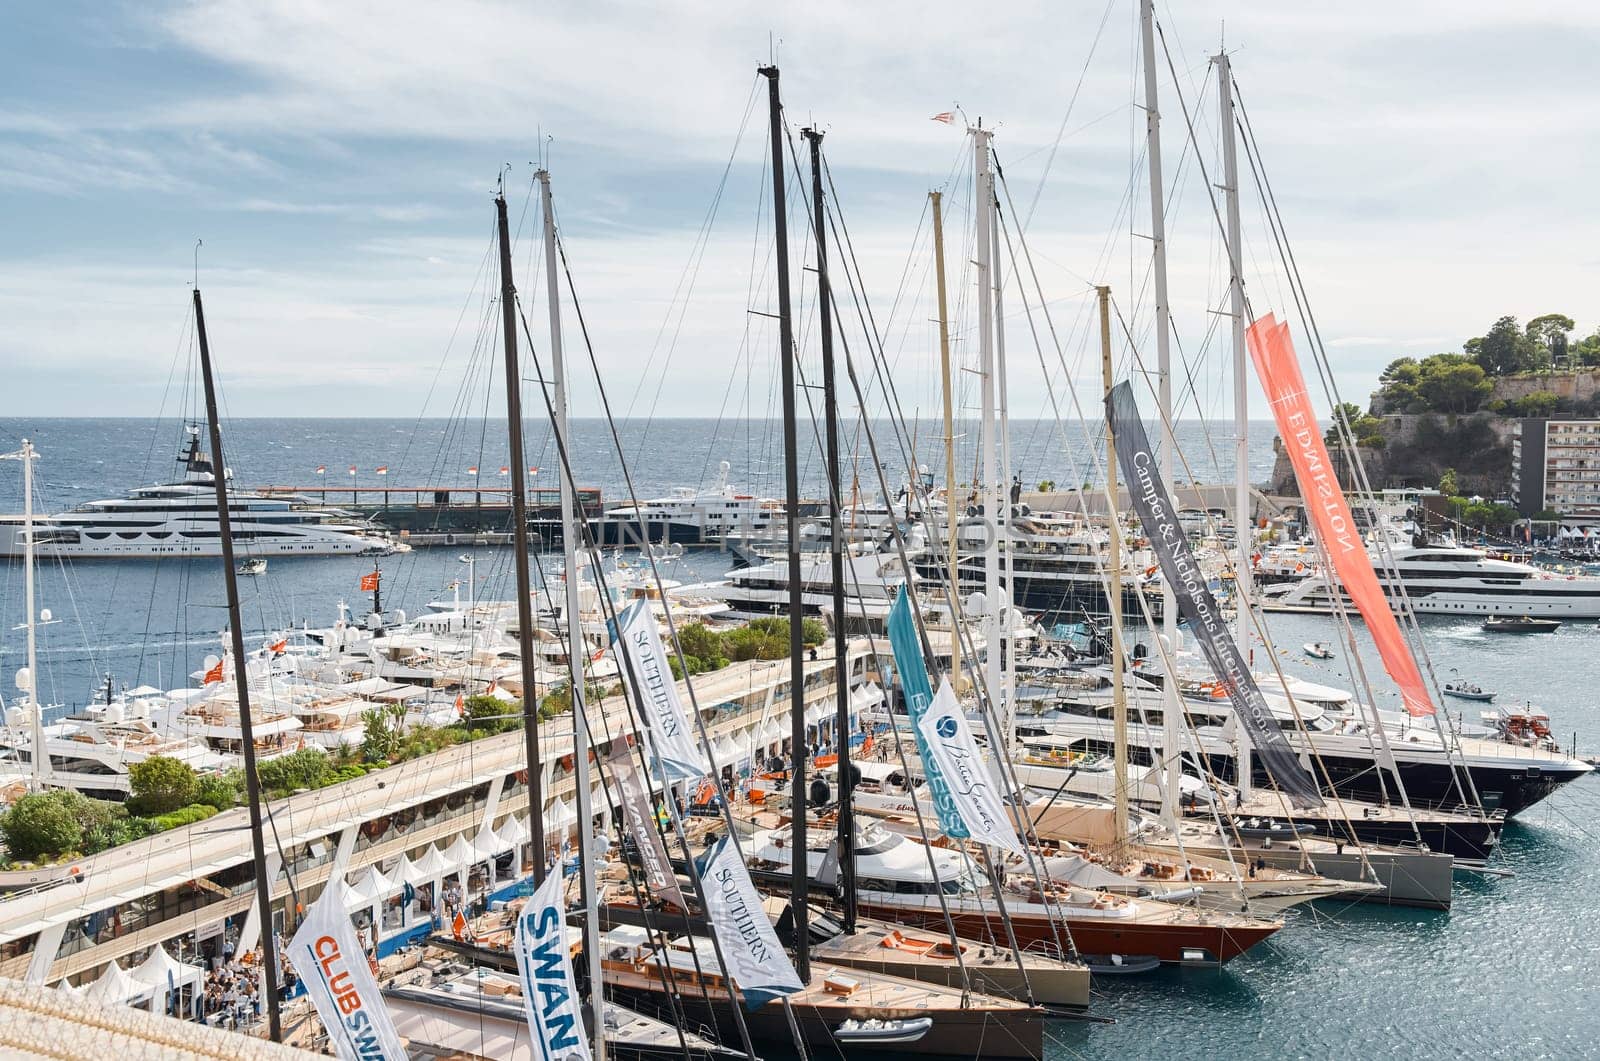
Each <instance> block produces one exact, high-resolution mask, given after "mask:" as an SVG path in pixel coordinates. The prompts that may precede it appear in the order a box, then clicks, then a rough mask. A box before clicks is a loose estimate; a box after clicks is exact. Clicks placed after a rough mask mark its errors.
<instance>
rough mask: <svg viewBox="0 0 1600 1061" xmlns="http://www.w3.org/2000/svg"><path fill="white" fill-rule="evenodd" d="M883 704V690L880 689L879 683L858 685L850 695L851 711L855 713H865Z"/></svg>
mask: <svg viewBox="0 0 1600 1061" xmlns="http://www.w3.org/2000/svg"><path fill="white" fill-rule="evenodd" d="M881 703H883V690H882V689H880V688H879V687H878V683H877V682H867V683H866V684H864V685H858V686H856V687H855V689H853V690H852V691H851V693H850V709H851V710H853V711H864V710H866V709H867V708H869V707H877V706H878V705H879V704H881Z"/></svg>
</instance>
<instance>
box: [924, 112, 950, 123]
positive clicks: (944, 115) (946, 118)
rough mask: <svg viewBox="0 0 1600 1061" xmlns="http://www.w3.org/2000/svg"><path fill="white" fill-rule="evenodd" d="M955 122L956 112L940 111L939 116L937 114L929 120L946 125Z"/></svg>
mask: <svg viewBox="0 0 1600 1061" xmlns="http://www.w3.org/2000/svg"><path fill="white" fill-rule="evenodd" d="M955 120H956V113H955V111H940V112H939V113H938V114H935V115H934V116H933V117H932V118H930V119H929V121H935V122H942V123H943V124H945V125H951V124H953V123H954V122H955Z"/></svg>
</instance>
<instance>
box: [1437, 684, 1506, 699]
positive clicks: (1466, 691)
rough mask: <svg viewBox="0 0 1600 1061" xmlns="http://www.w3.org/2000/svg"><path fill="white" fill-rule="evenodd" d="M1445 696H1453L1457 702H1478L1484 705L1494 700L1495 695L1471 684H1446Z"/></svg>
mask: <svg viewBox="0 0 1600 1061" xmlns="http://www.w3.org/2000/svg"><path fill="white" fill-rule="evenodd" d="M1444 695H1446V696H1453V697H1455V698H1456V699H1457V700H1476V701H1478V702H1479V703H1483V704H1487V703H1489V702H1491V701H1492V700H1494V693H1491V692H1488V691H1486V690H1484V689H1481V688H1479V687H1478V686H1476V685H1473V684H1472V683H1471V682H1445V683H1444Z"/></svg>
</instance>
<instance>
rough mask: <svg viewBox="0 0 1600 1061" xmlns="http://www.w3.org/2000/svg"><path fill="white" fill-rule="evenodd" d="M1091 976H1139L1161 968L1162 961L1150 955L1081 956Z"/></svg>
mask: <svg viewBox="0 0 1600 1061" xmlns="http://www.w3.org/2000/svg"><path fill="white" fill-rule="evenodd" d="M1078 957H1080V958H1082V959H1083V963H1084V964H1085V965H1087V966H1088V967H1089V974H1090V975H1091V976H1137V975H1138V974H1139V973H1148V972H1153V971H1155V970H1156V969H1159V968H1161V959H1160V958H1155V957H1152V956H1150V955H1148V954H1080V955H1078Z"/></svg>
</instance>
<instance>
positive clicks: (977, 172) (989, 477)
mask: <svg viewBox="0 0 1600 1061" xmlns="http://www.w3.org/2000/svg"><path fill="white" fill-rule="evenodd" d="M991 136H993V134H992V133H991V132H989V130H987V129H984V128H981V127H980V128H976V129H974V130H972V160H973V174H974V178H975V179H974V182H973V188H974V196H975V198H974V202H973V205H972V209H973V212H974V214H975V215H976V218H975V220H976V222H977V233H976V239H975V243H976V246H975V250H976V251H977V254H978V256H977V260H976V261H975V262H974V263H973V264H974V266H975V269H976V272H977V282H978V372H979V375H980V378H981V379H982V381H983V385H982V388H981V395H980V400H979V405H980V409H979V419H980V421H981V422H980V424H979V427H980V431H981V436H980V437H981V445H982V457H983V488H982V490H981V491H980V492H979V496H980V497H981V498H982V499H983V511H984V516H985V519H986V521H987V524H988V526H987V529H986V531H985V533H984V536H983V537H984V545H983V595H984V597H985V598H986V599H987V601H988V609H987V613H986V614H985V615H984V618H983V642H984V676H985V678H984V684H985V685H986V686H987V687H988V690H989V696H990V697H991V698H992V700H993V702H994V705H995V708H996V715H997V716H998V715H999V714H1000V711H1001V710H1003V709H1002V708H1001V705H1000V703H999V696H1000V682H1001V666H1000V656H1001V648H1000V638H999V633H1000V623H999V622H998V618H997V617H998V616H999V614H1000V533H1001V528H1002V527H1003V526H1005V517H1004V514H1003V513H1002V511H1001V500H1002V497H1003V493H1002V490H1001V488H1000V483H999V475H1000V473H999V470H998V467H997V460H996V457H997V455H996V452H995V393H994V392H995V364H994V302H993V301H992V293H991V291H990V288H991V285H992V284H993V282H994V281H993V278H992V276H991V273H992V272H993V268H994V235H993V231H992V230H993V224H994V178H993V176H992V175H991V174H990V172H989V139H990V137H991ZM1005 737H1006V735H1005V734H1001V739H1002V740H1004V739H1005Z"/></svg>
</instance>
